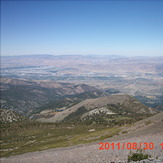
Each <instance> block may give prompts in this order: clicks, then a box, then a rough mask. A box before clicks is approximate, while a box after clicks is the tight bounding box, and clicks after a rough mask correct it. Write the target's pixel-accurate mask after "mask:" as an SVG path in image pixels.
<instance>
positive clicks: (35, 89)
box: [0, 78, 103, 115]
mask: <svg viewBox="0 0 163 163" xmlns="http://www.w3.org/2000/svg"><path fill="white" fill-rule="evenodd" d="M0 89H1V101H0V102H1V108H6V109H11V110H14V111H16V112H18V113H22V114H24V115H28V114H30V113H31V112H32V111H33V110H35V109H36V108H39V107H42V106H45V107H46V105H48V106H49V105H50V104H49V103H57V102H59V103H60V105H63V106H65V105H66V103H63V102H66V101H65V100H66V99H65V97H66V96H71V97H70V98H71V99H72V98H73V99H74V101H73V102H72V104H74V103H76V102H80V101H81V100H83V99H86V98H93V97H100V96H102V94H103V93H102V92H101V91H100V90H99V89H97V88H95V87H92V86H89V85H86V84H78V85H75V84H70V83H59V82H52V81H28V80H19V79H11V78H1V87H0ZM88 92H89V93H88ZM73 95H75V96H77V95H79V97H78V98H77V97H76V98H75V96H74V97H73ZM61 98H63V100H61ZM64 99H65V100H64ZM53 101H54V102H53ZM70 101H72V100H70ZM61 102H62V103H61ZM70 105H71V104H70V103H69V106H70ZM53 107H54V106H53ZM56 107H57V104H56ZM39 109H41V108H39Z"/></svg>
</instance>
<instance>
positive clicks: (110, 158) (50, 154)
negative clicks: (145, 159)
mask: <svg viewBox="0 0 163 163" xmlns="http://www.w3.org/2000/svg"><path fill="white" fill-rule="evenodd" d="M162 117H163V113H160V114H158V115H155V116H153V117H150V118H148V119H145V120H142V121H139V122H137V123H135V125H134V126H130V127H127V128H124V130H123V131H126V133H127V134H123V133H124V132H123V133H121V134H120V135H119V136H115V137H113V138H110V139H106V140H105V141H102V142H108V143H113V142H114V144H117V143H121V144H123V143H128V142H130V143H133V142H136V143H140V142H142V143H145V142H147V143H150V142H152V143H154V145H155V147H154V149H153V150H149V149H147V150H145V153H148V154H150V155H151V157H152V158H163V150H162V146H161V145H160V144H161V143H163V127H162V126H163V118H162ZM99 147H100V145H99V142H95V143H92V144H86V145H77V146H73V147H66V148H56V149H50V150H46V151H40V152H31V153H26V154H21V155H17V156H10V157H8V158H7V157H6V158H1V159H0V162H1V163H29V162H30V163H105V162H106V163H108V162H109V163H111V162H115V163H118V162H121V163H124V162H127V156H128V154H129V153H130V150H128V149H126V148H125V149H119V150H118V149H117V147H115V149H114V150H113V149H109V150H99ZM132 151H133V152H135V151H136V150H132Z"/></svg>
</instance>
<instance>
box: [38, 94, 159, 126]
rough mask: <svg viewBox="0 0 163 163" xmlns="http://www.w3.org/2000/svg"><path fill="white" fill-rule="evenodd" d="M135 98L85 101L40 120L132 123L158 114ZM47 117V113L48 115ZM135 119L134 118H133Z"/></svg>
mask: <svg viewBox="0 0 163 163" xmlns="http://www.w3.org/2000/svg"><path fill="white" fill-rule="evenodd" d="M156 112H157V111H155V110H154V109H152V108H148V107H147V106H145V105H143V104H142V103H140V102H139V101H137V100H136V99H135V98H133V97H132V96H129V95H125V94H118V95H110V96H105V97H99V98H95V99H87V100H84V101H82V102H80V103H78V104H76V105H73V106H72V107H70V108H68V109H66V110H64V111H61V112H57V113H56V112H55V113H54V112H53V111H51V112H49V114H51V115H52V116H51V117H48V116H47V117H45V116H43V115H41V114H40V117H39V118H38V120H40V121H46V122H61V121H62V122H74V123H76V122H77V123H78V122H88V123H108V124H111V123H120V122H125V123H126V122H127V121H128V123H130V121H132V120H133V119H135V120H136V117H137V118H142V116H143V115H151V114H154V113H156ZM46 115H47V113H46ZM133 117H134V118H133Z"/></svg>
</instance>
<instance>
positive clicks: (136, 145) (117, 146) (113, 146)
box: [99, 142, 163, 150]
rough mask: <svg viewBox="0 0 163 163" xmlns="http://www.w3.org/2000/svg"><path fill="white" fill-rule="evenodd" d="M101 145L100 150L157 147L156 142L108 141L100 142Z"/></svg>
mask: <svg viewBox="0 0 163 163" xmlns="http://www.w3.org/2000/svg"><path fill="white" fill-rule="evenodd" d="M99 145H100V147H99V150H109V149H112V150H114V149H118V150H124V149H128V150H131V149H133V150H137V149H144V150H153V149H155V144H154V143H153V142H149V143H148V142H144V143H142V142H140V143H136V142H127V143H126V142H124V143H114V142H113V143H108V142H100V143H99ZM159 145H160V147H161V149H162V150H163V143H161V144H159Z"/></svg>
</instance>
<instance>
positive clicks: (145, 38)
mask: <svg viewBox="0 0 163 163" xmlns="http://www.w3.org/2000/svg"><path fill="white" fill-rule="evenodd" d="M26 54H102V55H130V56H150V55H160V56H163V1H161V0H149V1H148V0H143V1H140V0H139V1H118V0H116V1H113V0H112V1H106V0H105V1H98V0H95V1H92V0H85V1H43V0H42V1H7V0H6V1H5V0H4V1H1V55H4V56H5V55H26Z"/></svg>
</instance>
